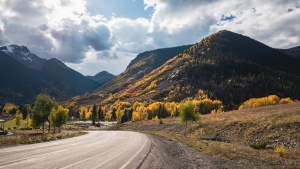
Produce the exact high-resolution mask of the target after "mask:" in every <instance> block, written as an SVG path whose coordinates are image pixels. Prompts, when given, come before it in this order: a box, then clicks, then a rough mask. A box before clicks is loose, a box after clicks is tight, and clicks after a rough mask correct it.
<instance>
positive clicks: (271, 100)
mask: <svg viewBox="0 0 300 169" xmlns="http://www.w3.org/2000/svg"><path fill="white" fill-rule="evenodd" d="M293 102H294V101H293V100H292V99H290V98H289V97H288V98H282V99H280V98H279V97H278V96H276V95H269V96H267V97H262V98H252V99H249V100H247V101H245V102H244V103H242V105H241V106H240V107H239V110H241V109H248V108H256V107H264V106H269V105H277V104H287V103H293Z"/></svg>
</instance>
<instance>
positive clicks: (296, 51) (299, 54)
mask: <svg viewBox="0 0 300 169" xmlns="http://www.w3.org/2000/svg"><path fill="white" fill-rule="evenodd" d="M278 50H279V51H281V52H283V53H285V54H287V55H289V56H292V57H294V58H297V59H300V46H297V47H293V48H290V49H278Z"/></svg>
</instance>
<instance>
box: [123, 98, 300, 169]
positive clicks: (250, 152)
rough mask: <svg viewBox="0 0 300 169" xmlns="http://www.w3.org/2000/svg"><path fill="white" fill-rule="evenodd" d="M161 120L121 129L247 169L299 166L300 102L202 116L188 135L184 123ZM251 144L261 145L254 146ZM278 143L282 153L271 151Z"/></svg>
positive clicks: (127, 125) (131, 124) (126, 125)
mask: <svg viewBox="0 0 300 169" xmlns="http://www.w3.org/2000/svg"><path fill="white" fill-rule="evenodd" d="M163 122H164V124H158V122H157V121H152V120H150V121H144V122H134V123H132V122H129V123H126V124H122V125H121V126H120V129H122V130H135V131H141V132H146V133H150V134H156V135H161V136H163V137H165V138H167V139H169V140H174V141H178V142H184V143H186V144H187V145H189V146H190V147H193V148H195V149H197V150H199V151H201V152H202V153H206V154H208V155H211V156H212V157H213V158H215V159H216V160H218V159H222V160H225V161H231V162H234V163H236V164H239V165H243V166H244V167H246V168H255V167H256V168H299V164H300V153H299V152H300V133H299V131H300V102H298V103H292V104H287V105H279V106H269V107H262V108H255V109H245V110H239V111H232V112H225V113H222V114H215V115H203V116H201V119H200V122H198V123H191V124H190V125H189V127H188V128H189V131H188V135H187V136H184V135H183V132H184V126H182V125H181V124H180V123H179V119H178V118H168V119H164V120H163ZM262 143H263V144H265V145H260V144H262ZM253 144H254V145H255V144H257V146H258V147H260V148H258V149H255V148H253V147H255V146H253ZM250 145H252V147H251V146H250ZM278 145H283V147H284V153H283V154H282V156H279V155H278V153H276V152H275V151H274V149H275V147H276V146H278Z"/></svg>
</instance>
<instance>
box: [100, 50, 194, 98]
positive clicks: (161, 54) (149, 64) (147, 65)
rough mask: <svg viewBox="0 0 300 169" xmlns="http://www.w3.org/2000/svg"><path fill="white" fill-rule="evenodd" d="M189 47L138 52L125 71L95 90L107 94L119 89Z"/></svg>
mask: <svg viewBox="0 0 300 169" xmlns="http://www.w3.org/2000/svg"><path fill="white" fill-rule="evenodd" d="M189 47H191V45H186V46H178V47H172V48H163V49H156V50H152V51H147V52H143V53H141V54H138V55H137V57H136V58H135V59H133V60H132V61H131V62H130V64H129V65H128V66H127V68H126V70H125V71H123V72H122V73H121V74H120V75H118V76H117V77H116V78H114V79H112V80H111V81H109V82H108V83H106V84H105V85H103V86H101V87H100V88H99V89H97V90H96V92H99V93H106V94H109V93H116V92H118V91H121V90H123V89H125V88H126V87H127V86H128V85H130V84H133V83H135V82H136V81H137V80H139V79H141V78H143V77H144V76H145V75H147V74H148V73H150V72H151V71H152V70H154V69H156V68H158V67H159V66H161V65H162V64H164V63H165V62H167V61H168V60H169V59H171V58H173V57H174V56H176V55H177V54H179V53H181V52H183V51H184V50H186V49H188V48H189Z"/></svg>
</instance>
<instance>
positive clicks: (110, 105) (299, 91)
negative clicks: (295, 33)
mask: <svg viewBox="0 0 300 169" xmlns="http://www.w3.org/2000/svg"><path fill="white" fill-rule="evenodd" d="M0 59H1V60H0V61H1V62H0V69H1V72H2V73H1V74H0V78H1V79H2V81H0V103H1V104H2V106H1V107H0V108H1V109H0V111H1V119H9V120H11V122H10V123H14V124H13V128H14V129H13V130H11V127H9V128H10V129H9V130H10V131H13V132H15V131H18V130H21V129H22V130H25V132H21V133H22V134H24V133H25V135H24V137H25V136H26V133H27V131H26V130H32V129H34V128H35V129H36V131H37V132H38V131H40V132H41V130H42V129H43V133H38V134H41V135H43V136H44V135H45V134H44V129H46V128H48V135H49V134H50V133H53V134H55V132H56V131H59V132H60V131H61V128H62V129H63V130H64V132H66V131H68V128H67V127H66V126H65V124H66V123H67V121H69V124H72V125H73V124H74V123H75V124H76V125H77V123H79V122H80V124H81V123H83V124H84V126H83V127H78V128H74V130H75V133H76V132H80V131H81V130H103V129H104V130H109V131H105V132H104V131H103V133H105V134H104V135H107V137H110V134H114V133H115V132H113V131H111V130H121V131H124V132H127V131H134V132H140V133H145V134H147V136H146V135H143V136H142V137H144V136H145V137H149V139H146V140H147V142H148V143H147V144H148V149H147V153H146V154H148V155H147V157H143V158H142V159H140V163H139V165H140V166H139V167H140V168H149V167H150V168H151V163H152V162H154V164H155V165H153V166H152V167H153V168H160V166H163V168H193V167H194V168H211V167H212V168H253V167H254V168H255V167H257V168H260V167H263V168H285V167H287V168H297V167H298V166H297V164H299V160H298V159H299V153H297V152H299V144H300V140H299V139H300V138H299V134H298V130H299V121H300V119H299V115H300V114H299V113H300V108H299V101H298V100H299V99H300V87H299V84H300V69H299V68H298V65H300V60H299V58H298V48H291V49H284V50H283V49H274V48H271V47H269V46H267V45H265V44H263V43H261V42H258V41H256V40H254V39H252V38H250V37H247V36H244V35H241V34H237V33H234V32H231V31H227V30H223V31H219V32H216V33H214V34H212V35H209V36H207V37H206V38H204V39H203V40H201V41H200V42H198V43H195V44H193V45H185V46H177V47H170V48H162V49H156V50H152V51H147V52H143V53H141V54H138V55H137V56H136V58H135V59H133V60H132V61H131V62H130V64H129V65H128V66H127V68H126V69H125V70H124V71H123V72H122V73H121V74H119V75H117V76H115V75H112V74H110V73H109V72H106V71H102V72H99V73H97V74H96V75H95V76H83V75H82V74H80V73H79V72H77V71H75V70H73V69H71V68H69V67H67V66H66V65H65V64H64V63H63V62H61V61H60V60H58V59H55V58H53V59H49V60H47V59H42V58H40V57H38V56H36V55H35V54H33V53H31V52H30V51H29V50H28V49H27V48H26V47H24V46H17V45H10V46H7V47H1V48H0ZM40 93H42V94H40ZM188 104H189V105H188ZM42 105H44V106H42ZM185 107H186V109H184V108H185ZM184 113H187V116H189V114H188V113H193V114H192V115H191V114H190V116H194V117H186V119H184V118H185V117H184V116H183V115H182V114H184ZM60 116H61V118H60ZM196 116H197V117H196ZM13 119H14V121H12V120H13ZM18 119H19V120H18ZM59 119H60V120H59ZM183 119H184V120H183ZM22 120H23V121H22ZM27 120H28V121H27ZM4 121H5V120H4ZM17 121H19V123H17ZM192 121H195V122H192ZM103 122H113V123H117V124H116V125H113V126H111V127H107V126H106V128H103V126H102V128H101V124H103ZM25 123H26V124H25ZM15 126H17V127H15ZM20 126H21V127H20ZM22 126H24V127H22ZM64 126H65V127H64ZM77 126H80V125H79V124H78V125H77ZM86 126H87V129H85V127H86ZM45 127H46V128H45ZM83 128H84V129H83ZM0 129H1V128H0ZM69 129H71V127H70V128H69ZM2 130H3V131H2ZM6 130H8V128H5V127H4V128H3V129H1V132H2V133H5V132H7V131H6ZM96 132H98V131H95V133H96ZM101 132H102V131H101ZM101 132H99V133H101ZM10 134H12V135H13V136H15V135H17V134H18V132H15V133H10ZM27 134H28V133H27ZM100 135H101V134H100ZM16 137H17V136H16ZM82 137H86V136H81V137H80V138H82ZM97 137H98V136H97ZM43 138H44V137H43ZM28 139H29V137H28ZM50 139H51V138H50ZM53 139H56V138H54V137H53ZM71 139H73V138H71ZM75 139H76V138H75ZM117 139H119V138H118V137H117V138H115V139H113V140H117ZM126 139H127V140H128V139H129V140H131V141H132V138H126ZM39 141H42V140H38V141H37V142H39ZM46 141H48V140H46ZM131 141H128V144H129V143H130V142H131ZM8 142H9V141H8ZM32 142H33V141H32V140H30V139H29V141H28V143H32ZM100 142H101V140H100ZM150 142H151V143H150ZM2 143H3V144H5V141H3V142H2ZM28 143H27V142H23V143H19V142H16V143H14V145H15V144H28ZM120 143H121V141H118V142H116V144H115V145H110V146H112V147H118V144H120ZM130 144H131V143H130ZM22 146H23V145H22ZM132 146H133V145H132ZM3 147H5V146H3ZM139 148H140V147H135V149H138V150H141V151H142V148H141V149H139ZM122 150H124V151H125V148H124V149H123V148H122ZM5 151H9V148H7V149H5ZM143 151H145V152H146V150H145V149H143ZM46 153H50V152H46ZM93 153H95V152H93ZM123 154H124V153H123ZM174 154H176V155H174ZM94 155H95V156H97V157H98V155H97V153H96V154H94ZM83 156H85V155H83ZM112 156H115V155H112ZM134 156H136V155H134ZM41 157H43V155H41ZM119 157H122V158H123V156H122V155H116V159H117V158H119ZM175 157H176V158H180V159H181V160H178V161H176V160H174V158H175ZM33 158H35V156H33ZM55 158H56V157H55ZM42 159H43V158H42ZM92 159H93V160H94V159H95V157H94V156H90V157H87V158H85V157H82V161H84V162H85V161H89V160H92ZM161 159H169V161H165V162H161ZM109 160H110V161H112V160H114V158H109ZM130 160H132V159H130ZM130 160H128V159H127V160H126V159H125V160H123V162H125V161H127V162H125V163H126V164H127V163H128V164H129V163H130V164H131V161H130ZM73 161H74V160H73ZM20 164H23V163H20ZM59 164H62V165H61V167H62V166H65V167H67V168H68V167H72V166H73V165H74V166H76V167H83V166H82V165H81V164H79V162H74V163H70V164H69V165H66V163H65V162H63V161H62V162H61V163H59ZM101 164H102V163H101ZM103 164H104V163H103ZM117 164H118V165H119V164H120V162H118V163H116V164H111V163H108V164H107V165H106V163H105V165H103V167H104V166H105V167H108V166H111V165H117ZM5 165H7V166H12V167H14V166H15V167H16V168H18V167H19V166H18V165H19V162H16V163H15V162H12V163H11V164H10V163H7V164H6V163H5ZM32 165H34V162H33V163H31V161H30V160H29V161H28V167H30V166H32ZM49 165H50V164H49ZM51 165H52V163H51ZM84 165H88V164H86V163H85V164H84ZM135 165H136V164H135ZM95 166H98V165H95ZM99 166H100V164H99ZM53 167H55V166H54V165H53ZM119 167H120V166H119ZM121 167H123V168H126V166H124V165H123V166H121Z"/></svg>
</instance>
